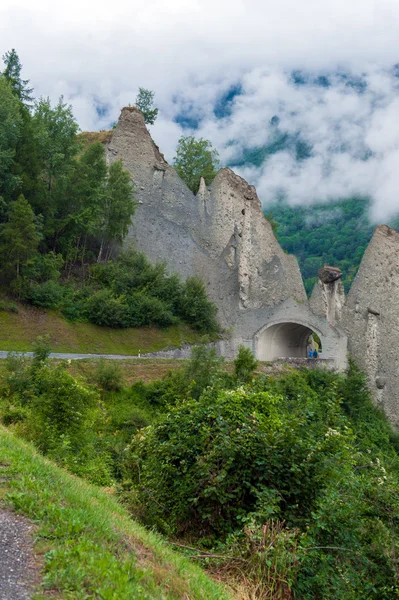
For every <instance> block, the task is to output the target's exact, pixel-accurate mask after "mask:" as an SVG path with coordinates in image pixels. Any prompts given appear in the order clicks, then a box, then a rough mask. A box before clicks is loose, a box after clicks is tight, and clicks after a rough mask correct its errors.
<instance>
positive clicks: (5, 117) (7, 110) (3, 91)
mask: <svg viewBox="0 0 399 600" xmlns="http://www.w3.org/2000/svg"><path fill="white" fill-rule="evenodd" d="M21 129H22V116H21V112H20V110H19V103H18V100H17V98H15V96H14V95H13V93H12V88H11V86H10V85H9V83H8V82H7V80H6V79H5V77H2V76H1V75H0V217H1V220H4V216H5V213H6V211H7V196H8V195H10V196H11V194H13V193H14V192H15V190H16V189H18V186H19V184H20V178H19V177H18V176H16V175H15V174H14V173H13V170H12V167H13V162H14V159H15V156H16V152H17V143H18V140H19V139H20V137H21V134H22V133H21Z"/></svg>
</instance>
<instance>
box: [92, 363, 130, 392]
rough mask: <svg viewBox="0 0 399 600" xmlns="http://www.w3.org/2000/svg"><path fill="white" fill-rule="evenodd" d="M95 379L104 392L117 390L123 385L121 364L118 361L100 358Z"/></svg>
mask: <svg viewBox="0 0 399 600" xmlns="http://www.w3.org/2000/svg"><path fill="white" fill-rule="evenodd" d="M94 381H95V382H96V384H97V385H98V386H99V387H100V388H101V389H102V390H103V392H115V391H116V392H117V391H119V390H120V389H121V388H122V387H123V375H122V369H121V366H120V365H119V364H118V363H117V362H116V361H108V362H105V361H104V360H103V359H100V360H99V361H98V363H97V368H96V371H95V373H94Z"/></svg>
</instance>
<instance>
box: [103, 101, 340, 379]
mask: <svg viewBox="0 0 399 600" xmlns="http://www.w3.org/2000/svg"><path fill="white" fill-rule="evenodd" d="M107 159H108V161H109V162H112V161H114V160H118V159H122V161H123V164H124V167H125V168H126V169H127V170H128V171H129V172H130V174H131V177H132V182H133V183H134V185H135V189H136V200H137V201H138V206H137V209H136V213H135V216H134V225H133V227H132V228H131V231H130V234H129V239H130V241H133V242H134V243H135V245H136V247H137V249H138V250H140V251H142V252H145V254H146V255H147V256H148V257H149V258H150V260H152V261H154V262H155V261H161V260H165V261H166V262H167V265H168V268H169V271H170V272H176V273H179V275H181V276H182V277H187V276H189V275H194V274H195V275H199V276H200V277H201V279H202V280H203V281H204V282H205V284H206V286H207V291H208V296H209V297H210V299H211V300H213V301H214V302H215V304H216V305H217V307H218V318H219V321H220V323H221V325H222V326H223V327H224V328H225V329H226V330H228V332H229V335H228V336H225V339H224V340H223V341H221V342H220V343H219V345H218V347H219V352H220V353H221V354H223V355H225V356H227V357H234V356H235V354H236V352H237V349H238V346H239V345H240V344H244V345H246V346H247V347H249V348H251V349H252V350H253V351H254V352H255V354H256V355H257V356H258V357H259V358H261V359H262V360H273V359H274V358H277V357H284V356H286V357H295V358H303V359H305V358H306V356H307V341H308V338H309V335H310V333H311V332H312V331H316V332H317V333H318V335H319V336H320V337H321V338H322V339H323V358H325V359H326V360H327V361H330V362H331V363H332V364H333V365H334V366H335V368H343V367H344V366H345V364H346V336H345V334H344V333H343V332H342V331H340V330H339V328H338V327H337V326H336V325H335V321H334V325H333V326H331V324H330V322H329V320H328V319H327V315H326V309H325V307H324V305H323V306H321V308H320V311H319V312H317V311H316V312H313V311H312V310H311V309H310V306H309V304H308V302H307V298H306V293H305V289H304V285H303V281H302V277H301V274H300V271H299V267H298V263H297V260H296V258H295V257H294V256H289V255H287V254H286V253H285V252H284V251H283V250H282V248H281V247H280V245H279V243H278V242H277V240H276V238H275V236H274V234H273V231H272V228H271V225H270V223H269V222H268V221H267V220H266V219H265V217H264V215H263V211H262V207H261V203H260V201H259V198H258V196H257V193H256V190H255V188H254V187H253V186H251V185H249V184H248V183H247V182H246V181H245V180H244V179H242V178H241V177H239V176H238V175H236V174H235V173H234V172H233V171H232V170H231V169H221V170H220V171H219V173H218V174H217V176H216V178H215V180H214V181H213V183H212V185H211V186H209V187H207V186H206V185H205V182H204V180H201V183H200V188H199V191H198V193H197V195H196V196H195V195H194V194H192V193H191V191H190V190H189V189H188V188H187V186H186V185H185V183H184V182H183V181H182V180H181V179H180V178H179V176H178V175H177V173H176V171H175V170H174V169H173V167H171V166H170V165H169V164H168V163H167V162H166V161H165V159H164V157H163V156H162V154H161V153H160V152H159V149H158V147H157V146H156V145H155V144H154V142H153V141H152V139H151V137H150V134H149V132H148V131H147V128H146V127H145V124H144V120H143V117H142V115H141V113H140V112H139V111H138V110H137V109H136V108H134V107H128V108H124V109H123V110H122V112H121V116H120V118H119V122H118V124H117V127H116V129H115V132H114V134H113V136H112V139H111V141H110V143H109V145H108V147H107ZM128 242H129V240H128ZM334 306H335V305H334ZM334 310H335V308H334ZM334 314H335V313H334ZM335 320H336V319H335Z"/></svg>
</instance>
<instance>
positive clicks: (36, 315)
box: [0, 305, 201, 355]
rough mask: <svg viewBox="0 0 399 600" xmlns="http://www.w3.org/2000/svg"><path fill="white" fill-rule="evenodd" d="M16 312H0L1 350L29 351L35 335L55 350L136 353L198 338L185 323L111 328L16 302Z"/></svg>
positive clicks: (168, 346)
mask: <svg viewBox="0 0 399 600" xmlns="http://www.w3.org/2000/svg"><path fill="white" fill-rule="evenodd" d="M16 306H17V310H18V312H6V311H0V350H19V351H24V352H25V351H29V350H32V342H34V341H35V339H36V338H37V337H38V336H43V335H49V336H50V342H51V346H52V348H53V351H54V352H81V353H94V354H101V353H104V354H128V355H135V354H137V353H138V352H139V350H140V351H141V353H142V354H143V353H145V352H156V351H157V350H162V349H165V348H176V347H179V346H181V344H184V343H194V342H196V341H198V340H199V339H200V337H201V336H200V335H199V334H198V333H195V332H193V331H192V330H191V329H190V328H189V327H188V326H183V325H176V326H172V327H168V328H166V329H157V328H155V327H142V328H128V329H112V328H110V327H100V326H98V325H93V324H91V323H71V322H69V321H67V320H66V319H63V318H62V317H61V316H59V315H58V314H56V313H55V312H52V311H46V310H41V309H38V308H34V307H30V306H26V305H16Z"/></svg>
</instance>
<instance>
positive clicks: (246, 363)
mask: <svg viewBox="0 0 399 600" xmlns="http://www.w3.org/2000/svg"><path fill="white" fill-rule="evenodd" d="M257 366H258V361H257V360H256V358H255V356H254V355H253V353H252V352H251V350H250V349H249V348H245V346H242V345H241V346H240V347H239V348H238V354H237V358H236V359H235V361H234V375H235V377H236V379H237V381H238V382H240V383H248V382H249V381H250V380H251V379H252V377H253V374H254V372H255V370H256V367H257Z"/></svg>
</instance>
